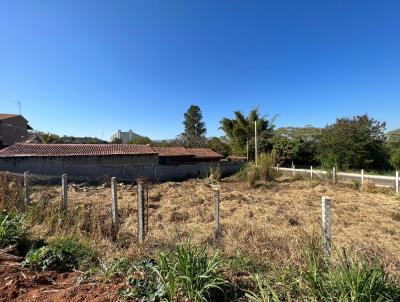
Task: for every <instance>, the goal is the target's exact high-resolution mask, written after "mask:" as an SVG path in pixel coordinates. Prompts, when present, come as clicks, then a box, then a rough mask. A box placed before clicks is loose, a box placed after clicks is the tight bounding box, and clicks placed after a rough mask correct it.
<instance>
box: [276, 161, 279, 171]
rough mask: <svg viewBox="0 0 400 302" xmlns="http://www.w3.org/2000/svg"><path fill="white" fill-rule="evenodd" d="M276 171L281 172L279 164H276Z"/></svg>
mask: <svg viewBox="0 0 400 302" xmlns="http://www.w3.org/2000/svg"><path fill="white" fill-rule="evenodd" d="M276 171H277V172H279V164H278V163H276Z"/></svg>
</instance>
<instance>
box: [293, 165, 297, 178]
mask: <svg viewBox="0 0 400 302" xmlns="http://www.w3.org/2000/svg"><path fill="white" fill-rule="evenodd" d="M292 169H293V176H294V175H296V166H295V165H293V167H292Z"/></svg>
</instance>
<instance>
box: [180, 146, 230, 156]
mask: <svg viewBox="0 0 400 302" xmlns="http://www.w3.org/2000/svg"><path fill="white" fill-rule="evenodd" d="M187 150H188V152H190V153H191V154H193V155H194V157H196V158H224V157H223V156H222V155H221V154H219V153H218V152H215V151H213V150H211V149H209V148H190V149H187Z"/></svg>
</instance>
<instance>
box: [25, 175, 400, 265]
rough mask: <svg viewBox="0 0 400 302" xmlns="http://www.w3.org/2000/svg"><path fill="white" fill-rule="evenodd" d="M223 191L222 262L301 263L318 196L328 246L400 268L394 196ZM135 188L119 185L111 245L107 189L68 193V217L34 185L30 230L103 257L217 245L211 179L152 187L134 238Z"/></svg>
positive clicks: (320, 190)
mask: <svg viewBox="0 0 400 302" xmlns="http://www.w3.org/2000/svg"><path fill="white" fill-rule="evenodd" d="M220 187H221V191H220V192H221V193H220V197H221V205H220V207H221V228H222V238H221V241H220V245H219V246H218V248H219V249H220V250H221V253H222V255H223V256H224V257H228V258H229V257H235V256H236V255H237V253H238V252H240V253H242V254H243V255H245V256H246V257H248V258H250V259H252V261H254V262H255V263H256V264H257V266H259V267H263V268H265V269H266V270H272V269H276V267H279V268H282V269H284V268H285V267H286V266H291V267H297V266H301V265H304V263H305V262H304V261H305V254H304V246H305V245H306V244H307V243H308V242H310V240H312V238H320V236H321V232H320V225H321V216H320V215H321V214H320V213H321V205H320V202H321V196H322V195H327V196H329V197H331V199H332V201H333V205H334V206H333V242H334V245H335V247H336V248H338V249H340V248H342V247H344V248H346V250H348V251H349V252H351V253H352V255H354V256H355V257H358V256H362V257H366V258H374V257H376V258H379V259H380V260H381V261H382V262H383V263H384V265H385V267H386V268H387V269H388V270H389V271H391V272H398V271H399V268H400V234H399V232H398V230H399V229H400V219H399V217H400V206H399V202H398V200H396V199H395V197H394V196H392V195H387V194H382V193H369V192H364V191H355V190H352V189H351V188H347V187H344V186H339V185H338V186H331V185H329V184H325V183H318V182H315V181H314V182H310V181H296V182H287V181H285V180H278V181H277V182H275V183H273V184H271V185H270V186H258V187H256V188H255V189H252V190H249V188H248V185H247V183H245V182H242V181H237V180H232V179H228V180H225V181H222V182H221V183H220ZM136 189H137V188H136V186H128V185H122V184H120V185H118V202H119V213H120V221H121V226H120V233H119V238H118V240H117V242H113V240H112V232H111V230H112V225H111V189H110V188H109V187H108V186H107V187H82V188H76V187H72V186H70V187H69V192H68V193H69V206H68V211H67V213H62V212H60V211H59V208H60V204H61V197H60V193H61V192H60V188H59V187H39V186H37V187H35V188H34V189H33V194H32V195H31V197H32V204H33V206H32V207H31V209H30V212H29V213H28V218H29V221H30V229H31V232H33V233H34V234H37V235H38V236H45V237H49V238H51V237H56V236H60V235H63V234H65V235H67V234H71V233H73V234H75V235H77V236H82V237H84V238H89V239H90V240H92V241H93V242H95V244H96V245H97V247H98V249H99V251H100V253H101V255H102V257H105V258H114V257H116V256H118V255H124V256H129V257H133V258H143V257H146V258H148V257H152V256H155V255H157V254H158V252H159V251H160V250H165V249H167V250H168V249H175V248H176V246H177V245H178V244H179V243H180V242H182V241H183V240H186V239H188V238H191V240H192V242H193V243H194V244H198V243H206V244H209V245H210V246H211V247H214V248H217V246H215V242H214V200H213V190H212V188H211V182H210V180H200V179H198V180H189V181H185V182H179V183H178V182H167V183H162V184H152V185H149V200H148V204H147V209H148V214H149V216H148V233H147V236H146V240H145V244H143V245H139V244H138V238H137V222H138V220H137V193H136Z"/></svg>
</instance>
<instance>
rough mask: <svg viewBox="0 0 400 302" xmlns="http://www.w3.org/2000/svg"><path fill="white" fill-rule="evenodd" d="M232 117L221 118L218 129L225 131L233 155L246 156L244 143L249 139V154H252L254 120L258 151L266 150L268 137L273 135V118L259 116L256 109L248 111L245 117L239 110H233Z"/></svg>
mask: <svg viewBox="0 0 400 302" xmlns="http://www.w3.org/2000/svg"><path fill="white" fill-rule="evenodd" d="M234 114H235V117H234V118H233V119H229V118H223V119H222V120H221V122H220V124H221V127H220V129H221V130H222V131H224V132H225V135H226V137H227V139H228V142H229V146H230V148H231V150H232V153H233V154H234V155H238V156H246V145H247V141H249V146H250V148H249V151H250V152H249V153H250V156H254V151H253V149H254V148H253V147H252V146H254V122H255V121H257V134H258V146H260V147H261V148H259V152H266V151H268V150H267V149H269V148H270V145H269V144H268V139H269V138H271V137H272V136H273V129H274V124H273V122H274V120H275V118H276V116H275V117H274V118H273V119H272V120H271V121H269V120H267V119H266V117H265V116H260V114H259V112H258V109H254V110H252V111H250V112H249V114H248V116H247V117H245V116H244V115H243V114H242V113H241V112H240V111H235V112H234Z"/></svg>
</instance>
